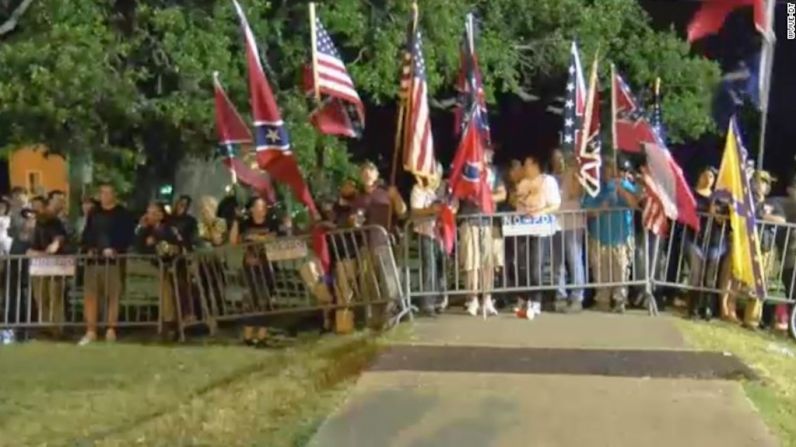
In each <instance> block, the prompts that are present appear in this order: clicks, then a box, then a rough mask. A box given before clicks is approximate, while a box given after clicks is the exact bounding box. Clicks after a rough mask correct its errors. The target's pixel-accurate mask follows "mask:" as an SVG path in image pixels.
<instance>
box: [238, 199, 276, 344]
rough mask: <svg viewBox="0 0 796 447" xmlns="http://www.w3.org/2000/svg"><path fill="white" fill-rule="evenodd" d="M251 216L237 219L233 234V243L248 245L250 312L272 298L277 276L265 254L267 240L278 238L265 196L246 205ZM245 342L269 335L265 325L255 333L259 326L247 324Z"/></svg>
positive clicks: (262, 307) (246, 271)
mask: <svg viewBox="0 0 796 447" xmlns="http://www.w3.org/2000/svg"><path fill="white" fill-rule="evenodd" d="M246 211H247V216H246V217H245V218H244V219H243V220H239V221H235V223H233V224H232V229H231V230H230V233H229V240H230V243H232V244H233V245H242V246H244V252H243V277H244V281H245V282H246V287H248V288H249V298H250V301H249V302H248V303H247V306H248V307H249V309H247V310H248V311H258V310H266V309H267V308H268V307H269V303H268V297H269V296H270V292H271V291H272V290H273V287H274V275H273V271H272V270H271V266H270V264H269V263H268V258H267V257H266V255H265V246H264V244H263V243H264V242H266V241H269V240H272V239H274V238H275V237H276V232H275V231H274V230H273V223H272V222H271V221H270V220H269V219H268V205H267V204H266V202H265V200H264V199H263V198H261V197H255V198H252V199H250V200H249V202H248V203H247V204H246ZM243 329H244V335H243V338H244V341H245V342H246V343H255V342H256V340H263V339H264V338H265V336H266V333H265V328H262V327H261V328H260V329H259V332H258V334H257V335H256V336H255V334H254V330H255V328H254V327H252V326H244V328H243Z"/></svg>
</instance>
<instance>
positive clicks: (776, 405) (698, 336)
mask: <svg viewBox="0 0 796 447" xmlns="http://www.w3.org/2000/svg"><path fill="white" fill-rule="evenodd" d="M680 329H681V330H682V332H683V334H684V335H685V337H686V339H687V340H688V342H689V343H691V345H693V346H695V347H697V348H701V349H708V350H714V351H722V352H731V353H733V354H734V355H736V356H738V357H739V358H741V359H742V360H743V361H744V362H746V363H747V364H748V365H749V366H751V367H753V368H754V369H755V370H756V371H757V372H758V374H760V376H761V378H762V379H763V380H762V381H760V382H747V383H745V384H744V388H745V389H746V394H747V396H748V397H749V398H750V399H751V400H752V401H753V402H754V404H755V406H756V407H757V408H758V410H759V411H760V413H761V414H762V416H763V420H765V422H766V424H768V426H769V427H770V428H771V429H772V430H773V431H774V433H775V434H776V435H777V436H778V437H779V439H780V441H781V442H782V445H783V446H793V447H796V358H794V357H788V356H786V355H783V354H780V353H777V352H772V348H776V347H786V348H788V349H789V350H790V351H791V352H794V353H796V343H793V342H792V341H791V340H788V339H785V338H782V337H774V336H772V335H769V334H765V333H753V332H750V331H747V330H743V329H740V328H738V327H736V326H732V325H728V324H724V323H711V324H704V323H694V322H690V321H685V320H683V321H682V322H681V323H680Z"/></svg>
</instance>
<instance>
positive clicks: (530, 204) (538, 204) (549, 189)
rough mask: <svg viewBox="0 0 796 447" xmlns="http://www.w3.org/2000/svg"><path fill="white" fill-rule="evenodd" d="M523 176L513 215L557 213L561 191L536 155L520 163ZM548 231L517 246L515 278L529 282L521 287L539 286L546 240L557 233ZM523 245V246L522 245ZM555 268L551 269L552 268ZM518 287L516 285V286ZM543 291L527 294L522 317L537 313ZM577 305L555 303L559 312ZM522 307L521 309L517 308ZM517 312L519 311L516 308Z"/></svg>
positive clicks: (573, 303)
mask: <svg viewBox="0 0 796 447" xmlns="http://www.w3.org/2000/svg"><path fill="white" fill-rule="evenodd" d="M523 168H524V171H525V177H524V178H523V179H522V180H521V181H520V182H519V183H518V184H517V192H516V194H517V199H516V206H517V212H518V213H520V214H522V215H525V216H531V217H534V218H544V217H549V215H550V214H553V213H555V212H556V211H558V209H559V207H560V206H561V191H560V189H559V187H558V182H557V181H556V179H555V177H553V176H552V175H548V174H546V173H545V172H544V171H543V170H542V165H541V163H540V162H539V159H538V158H537V157H536V156H533V155H528V156H526V157H525V161H524V163H523ZM548 229H549V231H546V232H543V233H537V234H533V235H530V236H526V237H524V238H523V239H524V240H523V239H521V240H520V241H519V242H521V243H520V244H519V245H518V251H519V253H518V259H517V260H518V263H519V276H520V279H521V280H524V281H527V280H530V284H527V283H526V284H524V283H523V281H521V282H520V284H522V285H526V286H534V287H541V286H542V285H543V279H544V278H543V274H542V272H543V269H544V265H545V252H546V250H547V247H548V246H549V245H550V239H551V237H552V236H553V235H554V234H555V232H556V231H558V226H557V225H555V226H551V227H548ZM522 242H524V243H522ZM554 267H555V266H553V268H554ZM520 284H518V285H520ZM543 295H544V292H543V291H542V290H541V289H537V290H535V291H533V292H531V293H530V299H529V300H528V302H527V303H525V306H527V309H526V311H525V315H526V316H527V317H529V318H533V315H534V314H535V313H539V312H541V305H542V298H543ZM578 305H579V302H572V303H570V304H567V303H566V302H565V301H564V302H557V303H556V310H557V311H563V310H565V309H566V308H567V307H568V306H574V307H577V306H578ZM520 307H522V306H520ZM518 310H521V309H518Z"/></svg>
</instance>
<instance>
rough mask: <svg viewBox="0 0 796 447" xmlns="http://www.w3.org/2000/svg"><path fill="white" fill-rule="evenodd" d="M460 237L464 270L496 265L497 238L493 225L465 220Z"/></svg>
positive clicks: (461, 260)
mask: <svg viewBox="0 0 796 447" xmlns="http://www.w3.org/2000/svg"><path fill="white" fill-rule="evenodd" d="M460 231H461V233H460V234H461V239H459V250H460V255H459V256H460V258H459V262H461V264H462V268H463V269H464V271H466V272H468V271H473V270H478V269H482V268H494V266H495V259H494V258H495V252H496V250H495V247H494V243H495V239H496V238H494V237H493V235H492V226H491V225H488V224H478V223H470V222H465V223H464V224H462V226H461V227H460Z"/></svg>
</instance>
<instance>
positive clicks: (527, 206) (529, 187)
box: [517, 174, 561, 214]
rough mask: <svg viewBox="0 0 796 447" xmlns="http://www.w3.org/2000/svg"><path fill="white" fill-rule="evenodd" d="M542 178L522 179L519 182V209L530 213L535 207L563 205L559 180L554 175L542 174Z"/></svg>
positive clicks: (521, 211)
mask: <svg viewBox="0 0 796 447" xmlns="http://www.w3.org/2000/svg"><path fill="white" fill-rule="evenodd" d="M540 177H541V179H540V178H539V177H537V178H536V179H533V180H530V179H522V180H520V182H519V183H518V184H517V211H519V212H520V213H524V214H530V213H532V212H533V210H535V209H539V208H546V207H548V206H560V205H561V193H560V191H559V189H558V182H556V179H555V178H554V177H553V176H550V175H547V174H542V175H541V176H540Z"/></svg>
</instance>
